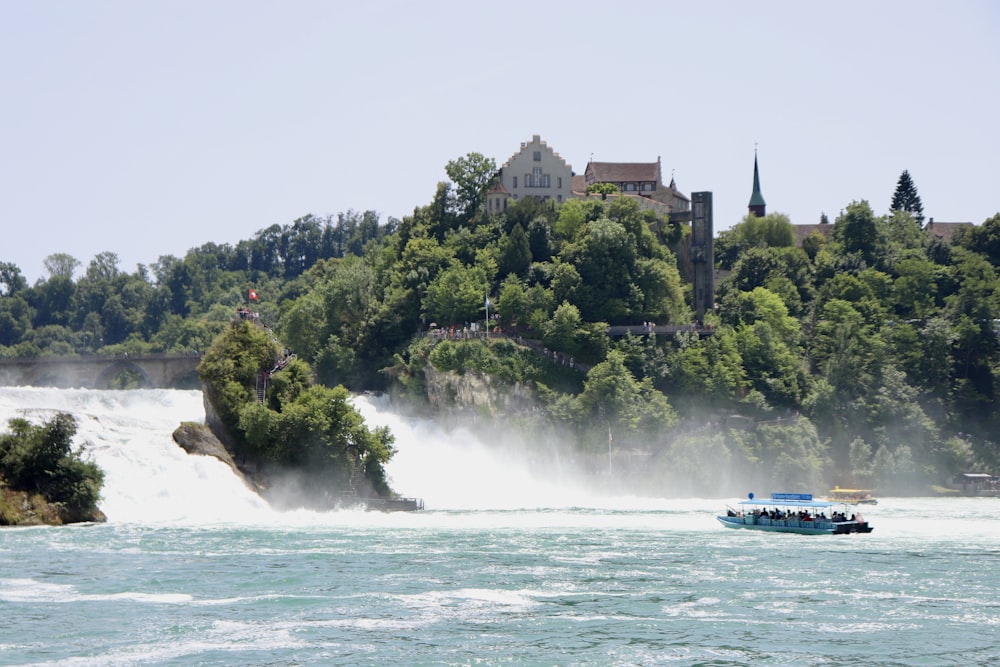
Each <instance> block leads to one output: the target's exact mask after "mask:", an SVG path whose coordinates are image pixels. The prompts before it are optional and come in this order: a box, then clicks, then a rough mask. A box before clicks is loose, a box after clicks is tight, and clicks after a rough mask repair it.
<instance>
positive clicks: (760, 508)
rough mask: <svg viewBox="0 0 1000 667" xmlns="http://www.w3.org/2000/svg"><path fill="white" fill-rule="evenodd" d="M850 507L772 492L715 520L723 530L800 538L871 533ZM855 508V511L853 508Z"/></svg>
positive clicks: (737, 505)
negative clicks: (736, 529) (749, 531)
mask: <svg viewBox="0 0 1000 667" xmlns="http://www.w3.org/2000/svg"><path fill="white" fill-rule="evenodd" d="M850 505H851V504H849V503H842V502H840V503H838V502H831V501H829V500H813V497H812V494H811V493H772V494H771V497H770V498H766V499H755V498H754V495H753V494H752V493H751V494H749V496H748V498H747V500H743V501H740V502H739V503H736V507H732V506H729V507H726V513H725V514H724V515H719V516H717V517H716V518H717V519H718V520H719V522H720V523H721V524H722V525H723V526H725V527H726V528H745V529H746V530H763V531H768V532H774V533H798V534H800V535H847V534H849V533H870V532H872V530H873V529H874V527H873V526H872V525H871V524H869V523H868V522H867V521H866V520H865V519H863V518H862V517H861V514H860V512H857V511H853V512H852V511H851V507H850ZM855 509H856V508H855Z"/></svg>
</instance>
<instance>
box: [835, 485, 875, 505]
mask: <svg viewBox="0 0 1000 667" xmlns="http://www.w3.org/2000/svg"><path fill="white" fill-rule="evenodd" d="M826 499H827V500H829V501H831V502H835V503H851V504H852V505H878V500H876V499H875V498H874V497H873V496H872V492H871V489H842V488H840V487H839V486H835V487H833V488H832V489H830V490H829V491H828V492H827V496H826Z"/></svg>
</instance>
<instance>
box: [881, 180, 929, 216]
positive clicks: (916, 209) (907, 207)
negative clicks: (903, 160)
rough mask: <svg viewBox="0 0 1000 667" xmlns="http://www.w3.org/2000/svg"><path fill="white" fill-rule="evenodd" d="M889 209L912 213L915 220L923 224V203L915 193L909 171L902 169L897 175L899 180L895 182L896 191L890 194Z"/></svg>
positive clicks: (915, 187)
mask: <svg viewBox="0 0 1000 667" xmlns="http://www.w3.org/2000/svg"><path fill="white" fill-rule="evenodd" d="M889 210H891V211H906V212H908V213H912V214H913V217H914V218H915V219H916V221H917V222H919V223H920V224H921V226H922V225H923V224H924V205H923V202H921V201H920V195H918V194H917V186H916V185H914V184H913V179H912V178H910V172H909V171H907V170H905V169H904V170H903V173H902V174H900V175H899V182H898V183H896V192H895V193H894V194H893V195H892V205H891V206H890V207H889Z"/></svg>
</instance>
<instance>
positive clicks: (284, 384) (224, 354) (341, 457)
mask: <svg viewBox="0 0 1000 667" xmlns="http://www.w3.org/2000/svg"><path fill="white" fill-rule="evenodd" d="M198 373H199V376H200V377H201V379H202V382H203V385H204V391H205V394H206V399H207V400H208V401H210V402H211V404H212V406H213V407H214V410H215V413H216V414H217V415H218V417H219V420H220V421H221V422H222V425H223V427H224V429H225V434H224V435H225V437H224V438H222V440H223V441H224V442H230V443H233V448H234V449H235V451H234V452H233V454H234V457H235V458H236V460H237V461H238V462H240V463H242V464H243V465H246V463H247V462H251V463H253V464H254V468H255V469H256V470H257V475H258V479H257V481H262V480H261V477H263V478H264V481H265V482H266V483H267V484H268V486H270V487H271V490H272V494H275V493H278V491H279V490H277V489H275V486H274V485H275V484H278V483H283V484H285V485H286V486H287V485H288V483H289V479H294V484H295V485H296V487H297V488H298V489H299V490H301V491H303V492H304V494H303V495H302V496H301V497H300V498H297V499H296V502H306V503H308V504H312V505H319V506H329V505H332V504H336V503H338V502H340V501H349V500H350V499H351V498H354V497H357V496H359V495H360V496H362V497H366V496H375V497H380V498H388V497H392V496H393V495H394V494H393V492H392V489H391V488H390V487H389V484H388V481H387V479H386V474H385V468H384V464H385V463H386V462H387V461H388V460H389V459H390V458H391V457H392V455H393V453H394V451H395V450H394V449H393V447H392V442H393V437H392V434H391V433H390V432H389V430H388V429H387V428H384V427H379V428H375V429H369V428H368V427H367V426H366V425H365V423H364V419H363V418H362V417H361V415H360V414H358V413H357V411H356V410H355V409H354V408H353V407H352V406H351V404H350V393H349V392H348V391H347V389H345V388H344V387H342V386H338V387H334V388H329V387H324V386H321V385H316V384H314V383H313V381H312V370H311V369H310V367H309V364H308V363H306V362H305V361H302V360H301V359H298V358H293V357H291V356H289V355H288V354H287V353H286V351H284V350H283V349H281V348H280V347H279V345H278V344H277V342H276V341H275V339H273V338H272V337H271V335H270V334H269V333H268V331H267V330H266V329H265V328H264V327H263V326H261V325H259V324H258V323H255V322H251V321H248V320H236V321H233V322H232V323H231V324H230V325H229V326H228V327H227V328H226V329H225V330H224V331H223V332H222V333H221V334H220V335H219V336H218V337H217V338H216V340H215V341H214V342H213V343H212V345H211V346H210V347H209V348H208V350H207V351H206V353H205V356H204V357H203V359H202V361H201V364H200V365H199V367H198ZM272 499H274V495H272Z"/></svg>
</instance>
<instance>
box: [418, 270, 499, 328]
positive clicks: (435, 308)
mask: <svg viewBox="0 0 1000 667" xmlns="http://www.w3.org/2000/svg"><path fill="white" fill-rule="evenodd" d="M488 293H489V282H488V281H487V279H486V271H484V270H483V269H482V268H481V267H479V266H473V267H466V266H462V265H461V264H459V263H457V262H455V263H454V264H452V265H451V266H450V267H448V268H447V269H445V270H443V271H441V273H439V274H438V275H437V277H435V278H434V280H432V281H431V283H430V285H428V286H427V297H426V299H425V300H424V313H425V315H426V317H427V318H428V319H429V320H435V321H437V322H440V323H442V324H443V325H451V324H457V325H459V326H461V324H462V323H463V322H469V321H474V320H476V319H478V318H477V316H478V315H479V313H481V312H483V308H484V307H485V298H486V295H487V294H488Z"/></svg>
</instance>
